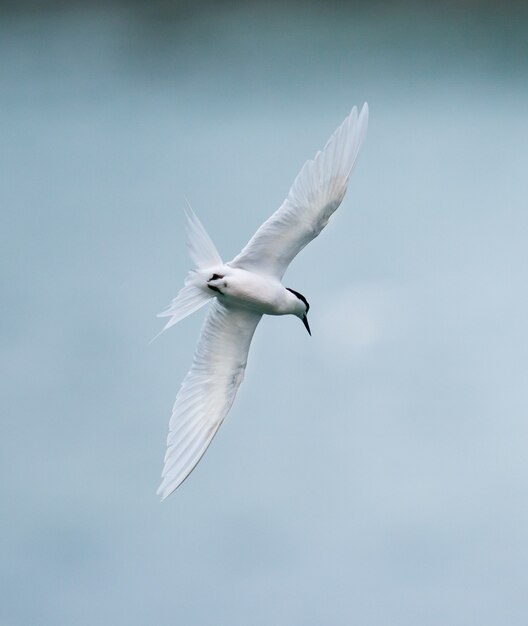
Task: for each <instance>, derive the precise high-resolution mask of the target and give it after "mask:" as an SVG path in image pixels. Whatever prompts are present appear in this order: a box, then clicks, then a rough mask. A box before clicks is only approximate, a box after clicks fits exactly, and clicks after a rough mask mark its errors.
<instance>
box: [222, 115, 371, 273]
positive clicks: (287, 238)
mask: <svg viewBox="0 0 528 626" xmlns="http://www.w3.org/2000/svg"><path fill="white" fill-rule="evenodd" d="M367 124H368V106H367V104H366V103H365V104H364V105H363V108H362V109H361V113H360V114H359V117H358V111H357V108H356V107H354V108H353V109H352V111H351V113H350V115H349V116H348V117H346V118H345V120H344V121H343V123H342V124H341V126H339V128H338V129H337V130H336V131H335V132H334V133H333V135H332V136H331V137H330V139H329V140H328V142H327V144H326V146H325V147H324V149H323V150H322V151H321V152H318V153H317V154H316V155H315V158H314V159H313V160H310V161H307V162H306V163H305V164H304V166H303V168H302V169H301V171H300V172H299V174H298V175H297V178H296V179H295V181H294V183H293V185H292V187H291V189H290V192H289V193H288V196H287V198H286V200H285V201H284V202H283V204H282V205H281V207H280V208H279V209H278V210H277V211H275V213H274V214H273V215H272V216H271V217H270V218H269V219H268V220H267V221H266V222H264V224H262V226H261V227H260V228H259V229H258V230H257V232H256V233H255V234H254V235H253V237H252V238H251V239H250V240H249V242H248V243H247V245H246V246H245V248H244V249H243V250H242V252H240V254H239V255H238V256H236V257H235V258H234V259H233V261H231V262H230V263H229V265H231V266H233V267H240V268H242V269H246V270H249V271H252V272H257V273H260V274H266V275H269V276H275V277H277V278H279V279H280V278H282V276H283V274H284V272H285V271H286V269H287V268H288V265H289V264H290V263H291V261H292V259H293V258H294V257H295V256H296V255H297V254H298V253H299V252H300V251H301V250H302V249H303V248H304V246H306V244H308V243H309V242H310V241H311V240H312V239H314V238H315V237H317V235H319V233H320V232H321V231H322V230H323V228H324V227H325V226H326V224H327V223H328V220H329V218H330V216H331V215H332V213H333V212H334V211H335V210H336V209H337V207H338V206H339V205H340V204H341V201H342V200H343V197H344V195H345V192H346V189H347V184H348V179H349V177H350V173H351V171H352V168H353V167H354V163H355V161H356V157H357V155H358V152H359V148H360V147H361V143H362V142H363V139H364V137H365V134H366V130H367Z"/></svg>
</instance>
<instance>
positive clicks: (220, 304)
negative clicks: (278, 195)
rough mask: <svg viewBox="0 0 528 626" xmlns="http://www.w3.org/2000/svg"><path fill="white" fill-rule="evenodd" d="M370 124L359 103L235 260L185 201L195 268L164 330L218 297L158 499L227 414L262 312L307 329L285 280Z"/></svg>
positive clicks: (333, 204)
mask: <svg viewBox="0 0 528 626" xmlns="http://www.w3.org/2000/svg"><path fill="white" fill-rule="evenodd" d="M367 123H368V106H367V104H366V103H365V104H364V105H363V108H362V109H361V113H360V114H359V116H358V111H357V108H356V107H354V108H353V109H352V111H351V113H350V115H348V117H346V118H345V120H344V121H343V123H342V124H341V126H339V128H337V130H336V131H335V132H334V133H333V134H332V136H331V137H330V139H329V140H328V142H327V143H326V146H325V147H324V148H323V150H322V151H320V152H318V153H317V154H316V155H315V157H314V159H313V160H310V161H307V162H306V163H305V164H304V166H303V167H302V169H301V171H300V172H299V174H298V175H297V178H296V179H295V181H294V183H293V185H292V187H291V189H290V191H289V193H288V196H287V198H286V200H285V201H284V202H283V203H282V205H281V206H280V208H279V209H278V210H277V211H275V213H273V215H272V216H271V217H270V218H269V219H268V220H267V221H265V222H264V224H262V226H261V227H260V228H259V229H258V230H257V232H256V233H255V234H254V235H253V237H252V238H251V239H250V240H249V242H248V243H247V245H246V247H245V248H244V249H243V250H242V252H240V254H238V255H237V256H236V257H235V258H234V259H233V260H232V261H230V262H229V263H223V262H222V259H221V258H220V255H219V254H218V252H217V250H216V248H215V246H214V244H213V242H212V241H211V239H210V237H209V235H208V234H207V233H206V231H205V229H204V227H203V226H202V224H201V223H200V221H199V220H198V218H197V217H196V215H195V214H194V213H193V211H192V209H191V208H190V207H188V210H187V211H186V216H187V237H188V246H189V252H190V256H191V258H192V260H193V262H194V264H195V269H193V270H191V271H190V272H189V274H188V275H187V278H186V280H185V283H184V286H183V287H182V289H181V290H180V292H179V293H178V295H177V296H176V297H175V298H174V299H173V300H172V302H171V304H170V305H169V307H168V308H167V310H166V311H163V312H162V313H160V314H159V317H170V320H169V321H168V322H167V324H166V325H165V327H164V328H163V330H166V329H167V328H169V327H170V326H173V325H174V324H176V323H177V322H179V321H180V320H182V319H183V318H184V317H186V316H187V315H190V314H191V313H193V312H194V311H196V310H198V309H199V308H200V307H202V306H203V305H204V304H206V303H207V302H209V301H210V300H213V303H212V305H211V308H210V310H209V313H208V315H207V318H206V320H205V323H204V325H203V328H202V333H201V336H200V340H199V342H198V346H197V348H196V352H195V354H194V359H193V364H192V367H191V369H190V371H189V372H188V374H187V376H186V377H185V379H184V381H183V383H182V386H181V388H180V391H179V393H178V395H177V397H176V401H175V403H174V407H173V409H172V417H171V419H170V424H169V435H168V438H167V452H166V454H165V463H164V467H163V473H162V481H161V485H160V487H159V489H158V494H159V495H161V498H162V500H163V499H164V498H166V497H167V496H168V495H170V494H171V493H172V492H173V491H174V490H175V489H176V488H177V487H179V486H180V485H181V483H182V482H183V481H184V480H185V479H186V478H187V476H188V475H189V474H190V473H191V472H192V470H193V469H194V468H195V466H196V464H197V463H198V461H199V460H200V459H201V458H202V456H203V454H204V452H205V451H206V450H207V447H208V446H209V444H210V443H211V440H212V439H213V437H214V436H215V434H216V432H217V430H218V428H219V426H220V424H222V422H223V421H224V418H225V417H226V415H227V413H228V412H229V409H230V408H231V405H232V404H233V400H234V399H235V395H236V393H237V390H238V388H239V386H240V383H241V382H242V380H243V378H244V371H245V369H246V362H247V356H248V351H249V345H250V343H251V339H252V337H253V333H254V332H255V329H256V327H257V324H258V323H259V321H260V318H261V317H262V315H263V314H268V315H288V314H291V315H295V316H297V317H298V318H300V319H301V320H302V321H303V324H304V326H305V327H306V330H307V331H308V332H309V333H310V327H309V325H308V319H307V317H306V315H307V313H308V309H309V308H310V306H309V304H308V302H307V300H306V298H305V297H304V296H303V295H302V294H300V293H298V292H297V291H294V290H293V289H289V288H287V287H284V286H283V284H282V282H281V279H282V276H283V274H284V272H285V271H286V269H287V268H288V265H289V264H290V262H291V261H292V259H293V258H294V257H295V255H296V254H297V253H298V252H300V251H301V250H302V249H303V248H304V246H306V244H308V243H309V242H310V241H311V240H312V239H314V238H315V237H317V235H319V233H320V232H321V231H322V230H323V228H324V227H325V226H326V224H327V223H328V220H329V218H330V216H331V215H332V213H333V212H334V211H335V210H336V209H337V207H338V206H339V205H340V204H341V201H342V200H343V197H344V195H345V192H346V189H347V184H348V179H349V177H350V173H351V171H352V168H353V166H354V163H355V161H356V157H357V154H358V151H359V148H360V146H361V144H362V142H363V139H364V138H365V134H366V130H367ZM310 334H311V333H310Z"/></svg>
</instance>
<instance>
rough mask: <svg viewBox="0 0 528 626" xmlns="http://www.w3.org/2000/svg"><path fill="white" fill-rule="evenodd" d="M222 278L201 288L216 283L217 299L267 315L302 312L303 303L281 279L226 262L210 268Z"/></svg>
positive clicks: (207, 287)
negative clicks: (232, 265)
mask: <svg viewBox="0 0 528 626" xmlns="http://www.w3.org/2000/svg"><path fill="white" fill-rule="evenodd" d="M211 271H212V273H213V275H214V274H220V275H222V278H217V279H216V280H210V281H208V282H207V283H206V285H205V286H204V289H210V287H209V285H210V286H211V287H215V288H217V289H219V290H220V293H218V295H217V296H216V297H217V298H218V299H219V300H220V302H222V303H223V304H226V305H231V306H241V307H244V308H247V309H250V310H252V311H255V312H257V313H261V314H266V315H288V314H292V315H297V316H302V315H303V314H304V312H305V310H306V309H305V306H304V305H303V303H302V302H301V301H300V300H299V298H297V297H296V296H295V295H294V294H293V293H292V292H291V291H288V290H287V289H286V288H285V287H284V285H283V284H282V283H281V282H280V280H278V279H276V278H273V277H269V276H262V275H260V274H255V273H254V272H248V271H247V270H243V269H239V268H236V267H230V266H229V264H226V265H222V266H220V267H216V268H211Z"/></svg>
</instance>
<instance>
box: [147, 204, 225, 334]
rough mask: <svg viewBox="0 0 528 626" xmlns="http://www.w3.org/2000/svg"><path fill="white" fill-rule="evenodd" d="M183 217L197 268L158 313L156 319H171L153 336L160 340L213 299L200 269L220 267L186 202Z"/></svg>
mask: <svg viewBox="0 0 528 626" xmlns="http://www.w3.org/2000/svg"><path fill="white" fill-rule="evenodd" d="M185 216H186V218H187V224H186V231H187V247H188V249H189V254H190V256H191V259H192V261H193V263H194V264H195V267H196V269H193V270H191V271H190V272H189V273H188V274H187V277H186V279H185V283H184V285H183V287H182V288H181V289H180V291H179V292H178V295H177V296H176V297H175V298H173V299H172V302H171V303H170V304H169V306H168V307H167V308H166V309H165V311H162V312H161V313H158V317H170V319H169V321H168V322H167V323H166V324H165V326H164V327H163V328H162V329H161V331H160V332H159V333H158V334H157V335H156V337H159V336H160V335H161V333H162V332H163V331H165V330H167V329H168V328H170V327H171V326H174V324H177V323H178V322H179V321H181V320H182V319H184V318H185V317H187V316H188V315H191V313H194V312H195V311H197V310H198V309H199V308H201V307H202V306H204V304H207V303H208V302H209V300H211V298H213V297H214V294H213V292H212V291H211V290H210V289H207V288H206V284H205V283H206V280H207V278H206V276H205V272H204V271H203V270H207V269H209V268H215V267H218V266H220V265H222V259H221V258H220V255H219V254H218V251H217V249H216V248H215V245H214V243H213V242H212V241H211V238H210V237H209V235H208V234H207V232H206V230H205V228H204V227H203V226H202V223H201V222H200V220H199V219H198V218H197V217H196V214H195V213H194V211H193V210H192V209H191V205H190V204H189V203H187V207H186V209H185ZM156 337H154V339H156ZM154 339H152V341H154Z"/></svg>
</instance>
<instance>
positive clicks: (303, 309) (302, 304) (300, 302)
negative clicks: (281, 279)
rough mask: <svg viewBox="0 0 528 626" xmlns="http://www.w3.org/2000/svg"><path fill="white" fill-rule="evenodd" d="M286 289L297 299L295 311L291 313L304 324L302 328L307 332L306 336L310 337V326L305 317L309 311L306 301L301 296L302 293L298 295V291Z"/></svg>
mask: <svg viewBox="0 0 528 626" xmlns="http://www.w3.org/2000/svg"><path fill="white" fill-rule="evenodd" d="M286 289H287V290H288V291H290V292H291V293H293V295H294V296H295V297H296V298H297V302H296V306H295V311H294V312H293V314H294V315H296V316H297V317H298V318H300V319H301V320H302V323H303V324H304V327H305V328H306V330H307V331H308V334H309V335H310V336H312V332H311V330H310V325H309V324H308V318H307V317H306V316H307V315H308V311H309V310H310V305H309V304H308V300H307V299H306V298H305V297H304V296H303V295H302V293H299V292H298V291H294V290H293V289H290V288H289V287H286Z"/></svg>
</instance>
